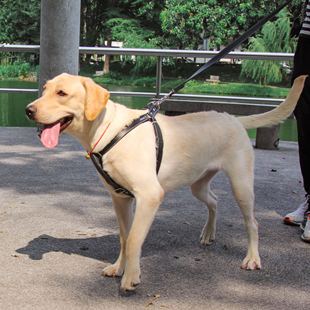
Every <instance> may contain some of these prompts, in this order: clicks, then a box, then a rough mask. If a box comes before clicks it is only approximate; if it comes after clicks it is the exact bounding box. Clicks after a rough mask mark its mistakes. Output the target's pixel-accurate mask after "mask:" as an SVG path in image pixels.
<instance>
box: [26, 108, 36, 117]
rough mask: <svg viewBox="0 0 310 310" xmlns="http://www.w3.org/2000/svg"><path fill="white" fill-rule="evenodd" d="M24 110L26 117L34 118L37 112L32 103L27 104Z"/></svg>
mask: <svg viewBox="0 0 310 310" xmlns="http://www.w3.org/2000/svg"><path fill="white" fill-rule="evenodd" d="M25 111H26V115H27V116H28V118H29V119H32V120H34V116H35V114H36V112H37V109H36V107H35V106H33V105H30V106H27V107H26V110H25Z"/></svg>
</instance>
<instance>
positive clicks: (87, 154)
mask: <svg viewBox="0 0 310 310" xmlns="http://www.w3.org/2000/svg"><path fill="white" fill-rule="evenodd" d="M110 124H111V123H109V124H108V125H107V126H106V128H105V129H104V131H103V132H102V134H101V136H100V137H99V139H98V140H97V141H96V143H95V144H94V146H93V147H92V148H91V150H90V151H89V152H87V153H86V155H85V158H86V159H90V157H91V154H92V153H93V151H94V149H95V148H96V146H97V145H98V143H99V142H100V140H101V139H102V137H103V136H104V134H105V133H106V131H107V130H108V128H109V126H110Z"/></svg>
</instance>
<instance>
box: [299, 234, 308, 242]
mask: <svg viewBox="0 0 310 310" xmlns="http://www.w3.org/2000/svg"><path fill="white" fill-rule="evenodd" d="M300 237H301V240H302V241H304V242H307V243H310V238H306V237H305V236H304V234H302V235H301V236H300Z"/></svg>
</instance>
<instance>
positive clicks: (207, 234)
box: [200, 226, 215, 245]
mask: <svg viewBox="0 0 310 310" xmlns="http://www.w3.org/2000/svg"><path fill="white" fill-rule="evenodd" d="M214 240H215V233H214V231H212V230H211V229H208V228H207V226H205V227H204V228H203V229H202V231H201V234H200V243H201V244H202V245H211V244H212V243H213V242H214Z"/></svg>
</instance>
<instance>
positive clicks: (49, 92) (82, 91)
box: [26, 73, 110, 148]
mask: <svg viewBox="0 0 310 310" xmlns="http://www.w3.org/2000/svg"><path fill="white" fill-rule="evenodd" d="M109 97H110V93H109V92H108V91H107V90H106V89H104V88H102V87H100V86H99V85H97V84H96V83H95V82H93V80H91V79H90V78H86V77H81V76H74V75H69V74H66V73H63V74H60V75H58V76H56V77H55V78H54V79H52V80H50V81H48V82H47V83H46V84H45V85H44V88H43V94H42V96H41V97H40V98H39V99H37V100H35V101H34V102H32V103H30V104H29V105H28V106H27V107H26V115H27V116H28V118H29V119H31V120H34V121H36V122H37V123H38V124H39V125H40V127H41V128H42V129H41V135H40V136H41V141H42V143H43V145H44V146H46V147H49V148H52V147H55V146H56V145H57V143H58V138H59V135H60V133H62V132H63V131H65V130H68V131H71V132H74V131H78V130H80V129H81V127H83V126H84V125H85V122H92V121H94V120H95V119H96V118H97V117H98V115H99V114H100V113H101V112H102V110H103V109H104V108H105V106H106V104H107V102H108V100H109Z"/></svg>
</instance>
